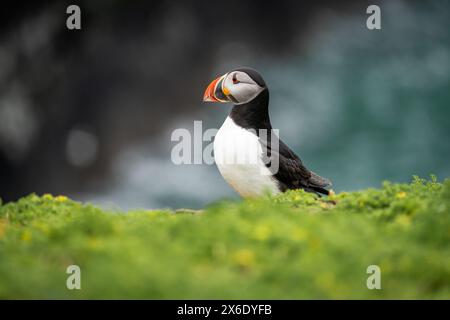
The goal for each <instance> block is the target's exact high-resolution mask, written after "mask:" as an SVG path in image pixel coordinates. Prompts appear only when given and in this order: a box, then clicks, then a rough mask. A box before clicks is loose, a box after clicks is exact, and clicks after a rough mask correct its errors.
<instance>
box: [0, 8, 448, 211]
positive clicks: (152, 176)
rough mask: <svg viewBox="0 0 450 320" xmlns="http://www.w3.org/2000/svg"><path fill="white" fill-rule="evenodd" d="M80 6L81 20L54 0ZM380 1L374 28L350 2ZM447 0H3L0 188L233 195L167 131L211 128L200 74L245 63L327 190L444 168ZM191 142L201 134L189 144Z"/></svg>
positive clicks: (144, 196) (199, 197)
mask: <svg viewBox="0 0 450 320" xmlns="http://www.w3.org/2000/svg"><path fill="white" fill-rule="evenodd" d="M70 4H77V5H79V6H80V7H81V25H82V29H81V30H74V31H70V30H68V29H67V28H66V18H67V17H68V15H67V14H66V8H67V6H69V5H70ZM370 4H377V5H379V6H380V7H381V26H382V29H381V30H375V31H372V30H368V29H367V27H366V19H367V17H368V14H366V8H367V7H368V5H370ZM449 9H450V3H449V2H448V1H444V0H442V1H439V0H436V1H429V2H425V1H412V0H411V1H406V0H404V1H399V0H389V1H361V0H355V1H350V0H347V1H339V2H338V1H332V0H330V1H284V0H278V1H271V2H267V3H264V2H262V1H238V0H228V1H226V2H223V1H217V2H214V1H183V2H178V3H176V4H175V3H174V2H173V1H87V0H86V1H33V2H31V1H30V2H27V1H16V2H9V4H7V3H5V4H2V10H1V12H0V198H2V200H3V201H4V202H7V201H13V200H16V199H18V198H19V197H21V196H24V195H27V194H29V193H32V192H36V193H38V194H42V193H47V192H48V193H53V194H65V195H68V196H70V197H72V198H74V199H77V200H83V201H92V202H94V203H97V204H100V205H103V206H107V207H118V208H123V209H130V208H157V207H171V208H178V207H191V208H199V207H202V206H204V205H206V204H208V203H211V202H214V201H216V200H218V199H222V198H237V195H236V194H235V193H234V191H232V189H231V188H230V187H228V185H227V184H226V183H225V182H224V181H223V179H222V177H221V176H220V174H219V173H218V171H217V169H216V167H215V166H214V165H213V166H209V165H206V164H204V165H181V166H176V165H175V164H173V163H172V161H171V159H170V152H171V149H172V147H173V146H174V145H175V144H176V143H174V142H171V140H170V137H171V133H172V131H173V130H174V129H176V128H186V129H189V130H191V131H192V130H193V123H194V120H202V121H203V128H204V129H207V128H219V127H220V126H221V124H222V122H223V121H224V119H225V118H226V116H227V113H228V112H229V109H230V106H227V105H221V104H205V103H203V102H202V96H203V92H204V90H205V88H206V86H207V85H208V84H209V82H210V81H211V80H212V79H214V78H215V77H217V76H219V75H221V74H223V73H225V72H227V71H229V70H231V69H233V68H235V67H238V66H250V67H253V68H256V69H257V70H259V71H260V72H261V73H262V74H263V76H264V78H265V80H266V82H267V84H268V86H269V89H270V93H271V110H270V112H271V118H272V124H273V126H274V127H275V128H279V129H280V136H281V138H282V139H283V140H284V141H285V142H286V143H287V144H288V145H289V146H291V147H292V149H294V151H295V152H297V153H298V154H299V155H300V157H301V158H302V159H303V161H304V162H305V164H306V165H307V166H308V167H309V168H310V169H312V170H314V171H315V172H317V173H319V174H320V175H323V176H325V177H327V178H329V179H331V180H332V181H333V184H334V189H335V190H336V191H338V192H339V191H345V190H356V189H360V188H365V187H371V186H373V187H378V186H380V184H381V182H382V181H383V180H391V181H395V182H407V181H409V180H410V179H411V176H412V175H414V174H417V175H421V176H425V177H428V176H429V174H431V173H433V174H436V175H437V176H438V178H439V179H443V178H445V177H448V176H450V161H449V157H450V146H449V139H450V121H449V119H450V105H449V104H450V72H449V71H450V33H449V30H450V10H449ZM205 145H206V143H205Z"/></svg>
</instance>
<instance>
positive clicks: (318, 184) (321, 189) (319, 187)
mask: <svg viewBox="0 0 450 320" xmlns="http://www.w3.org/2000/svg"><path fill="white" fill-rule="evenodd" d="M309 183H310V185H309V187H310V188H311V189H312V190H314V191H315V192H317V193H320V194H324V195H327V196H328V195H330V192H332V191H330V190H327V188H330V187H331V185H332V184H331V181H330V180H328V179H325V178H322V177H321V176H319V175H318V174H316V173H314V172H312V171H311V177H310V178H309Z"/></svg>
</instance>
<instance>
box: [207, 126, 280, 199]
mask: <svg viewBox="0 0 450 320" xmlns="http://www.w3.org/2000/svg"><path fill="white" fill-rule="evenodd" d="M262 154H263V150H262V147H261V144H260V143H259V139H258V137H257V136H256V135H255V134H253V133H252V132H250V131H248V130H246V129H243V128H241V127H239V126H238V125H236V124H235V123H234V121H233V120H232V119H231V118H230V117H228V118H227V119H226V120H225V122H224V123H223V125H222V127H221V128H220V129H219V131H218V132H217V135H216V137H215V139H214V159H215V162H216V164H217V167H218V168H219V171H220V173H221V174H222V177H223V178H224V179H225V181H227V182H228V183H229V184H230V185H231V187H233V189H235V190H236V191H237V192H238V193H239V194H240V195H241V196H243V197H254V196H259V195H261V194H263V193H264V192H270V193H278V192H280V191H279V188H278V185H277V183H276V181H275V179H274V178H273V177H272V175H271V173H270V171H269V169H267V167H266V166H265V165H264V163H263V162H262V160H261V156H262Z"/></svg>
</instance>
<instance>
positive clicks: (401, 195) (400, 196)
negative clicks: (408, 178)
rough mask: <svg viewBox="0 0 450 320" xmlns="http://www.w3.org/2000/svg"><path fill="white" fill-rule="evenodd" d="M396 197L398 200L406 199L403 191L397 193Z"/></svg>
mask: <svg viewBox="0 0 450 320" xmlns="http://www.w3.org/2000/svg"><path fill="white" fill-rule="evenodd" d="M396 197H397V198H398V199H402V198H404V197H406V192H405V191H401V192H399V193H397V196H396Z"/></svg>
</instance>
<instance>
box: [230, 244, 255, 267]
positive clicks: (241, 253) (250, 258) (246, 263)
mask: <svg viewBox="0 0 450 320" xmlns="http://www.w3.org/2000/svg"><path fill="white" fill-rule="evenodd" d="M233 261H234V262H235V263H236V264H237V265H239V266H240V267H243V268H248V267H251V266H252V265H253V264H254V262H255V254H254V252H253V251H251V250H248V249H241V250H238V251H237V252H235V253H234V255H233Z"/></svg>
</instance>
